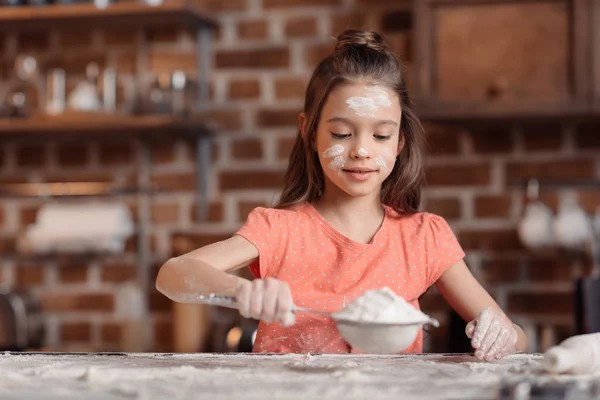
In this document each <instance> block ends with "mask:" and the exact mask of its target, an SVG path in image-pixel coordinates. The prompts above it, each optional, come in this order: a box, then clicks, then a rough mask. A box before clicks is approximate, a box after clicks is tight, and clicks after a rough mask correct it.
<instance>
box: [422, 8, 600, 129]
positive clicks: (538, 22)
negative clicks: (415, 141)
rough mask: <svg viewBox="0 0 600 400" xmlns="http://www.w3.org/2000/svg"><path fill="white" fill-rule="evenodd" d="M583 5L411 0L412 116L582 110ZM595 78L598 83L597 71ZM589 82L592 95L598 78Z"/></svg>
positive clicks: (586, 89) (585, 93) (585, 92)
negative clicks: (414, 108) (414, 112)
mask: <svg viewBox="0 0 600 400" xmlns="http://www.w3.org/2000/svg"><path fill="white" fill-rule="evenodd" d="M594 1H595V0H594ZM595 2H596V3H598V1H595ZM589 7H590V3H588V2H587V1H585V0H537V1H531V0H419V1H418V2H415V5H414V12H415V29H416V32H415V37H416V40H417V44H416V46H415V55H414V58H415V67H416V68H415V70H416V71H418V73H417V74H416V77H415V82H414V83H413V84H414V86H415V90H416V91H415V95H414V96H415V102H416V106H417V110H418V112H419V115H420V116H422V117H423V119H462V118H490V117H492V118H493V117H507V116H508V117H529V116H531V117H536V116H555V115H578V114H583V113H586V112H588V111H589V109H590V101H589V100H590V80H591V76H590V69H591V68H590V65H591V58H592V56H591V52H590V51H589V49H590V34H589V28H590V22H591V21H590V16H589ZM596 8H597V7H596ZM596 16H597V14H596ZM596 25H597V24H596ZM594 29H595V30H598V29H600V28H597V27H595V28H594ZM599 32H600V31H599ZM596 61H598V62H600V59H598V57H596ZM595 82H597V83H600V72H598V71H595ZM595 87H596V88H598V90H597V91H598V93H600V84H598V85H596V86H595ZM597 97H599V98H600V96H597Z"/></svg>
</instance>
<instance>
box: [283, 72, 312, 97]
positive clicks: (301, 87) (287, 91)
mask: <svg viewBox="0 0 600 400" xmlns="http://www.w3.org/2000/svg"><path fill="white" fill-rule="evenodd" d="M307 83H308V82H307V80H306V79H305V78H300V77H299V78H295V77H291V78H278V79H276V80H275V97H277V98H278V99H292V98H296V99H303V98H304V95H305V93H306V85H307Z"/></svg>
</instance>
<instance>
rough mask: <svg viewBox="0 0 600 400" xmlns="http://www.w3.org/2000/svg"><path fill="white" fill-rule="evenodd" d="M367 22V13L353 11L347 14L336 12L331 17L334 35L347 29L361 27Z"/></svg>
mask: <svg viewBox="0 0 600 400" xmlns="http://www.w3.org/2000/svg"><path fill="white" fill-rule="evenodd" d="M366 23H367V13H364V12H359V11H356V12H352V13H347V14H342V15H339V14H337V13H336V14H335V15H333V16H332V17H331V32H332V33H333V35H334V36H337V35H339V34H341V33H342V32H343V31H345V30H346V29H361V28H364V27H365V25H366Z"/></svg>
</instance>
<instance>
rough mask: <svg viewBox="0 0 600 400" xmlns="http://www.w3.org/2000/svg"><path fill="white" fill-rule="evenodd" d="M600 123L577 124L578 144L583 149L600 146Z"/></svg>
mask: <svg viewBox="0 0 600 400" xmlns="http://www.w3.org/2000/svg"><path fill="white" fill-rule="evenodd" d="M599 132H600V124H597V123H593V122H589V123H583V124H580V125H579V126H577V131H576V139H577V146H578V147H579V148H581V149H590V148H591V149H597V148H600V135H598V133H599Z"/></svg>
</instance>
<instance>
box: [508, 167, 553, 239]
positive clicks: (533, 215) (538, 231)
mask: <svg viewBox="0 0 600 400" xmlns="http://www.w3.org/2000/svg"><path fill="white" fill-rule="evenodd" d="M527 198H528V200H529V204H527V206H526V208H525V213H524V215H523V218H522V219H521V221H520V222H519V225H518V228H517V232H518V235H519V238H520V240H521V242H522V243H523V244H524V245H525V246H526V247H528V248H530V249H540V248H544V247H549V246H552V245H554V243H555V237H554V233H553V230H552V221H553V215H552V211H551V210H550V209H549V208H548V207H547V206H546V205H545V204H544V203H542V202H541V201H540V200H539V182H538V181H537V180H536V179H531V180H529V181H528V183H527Z"/></svg>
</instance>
